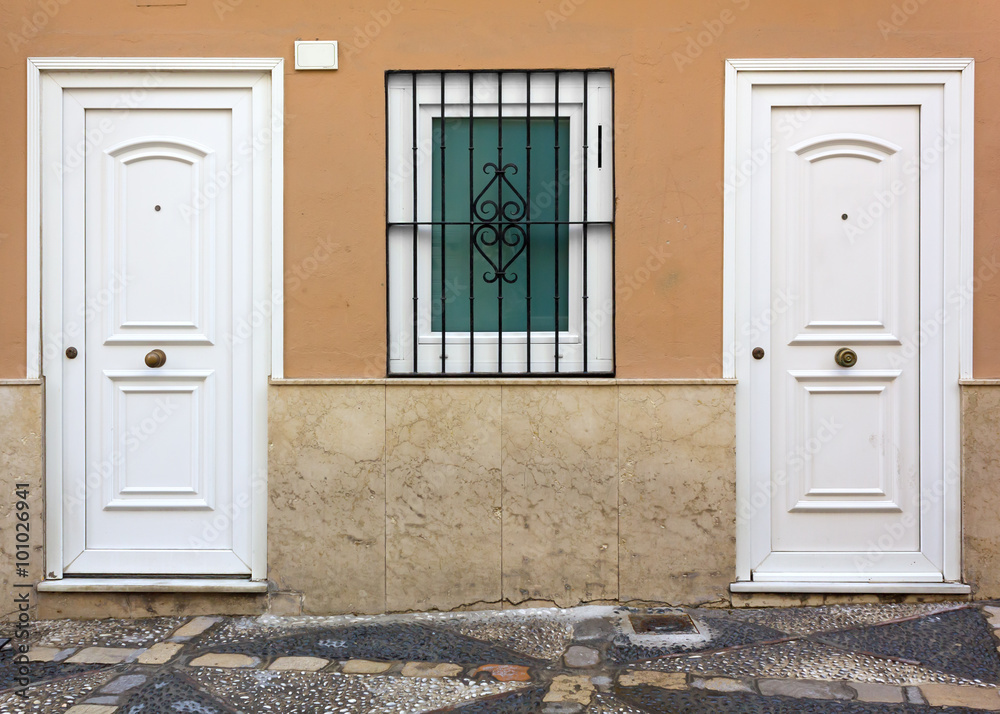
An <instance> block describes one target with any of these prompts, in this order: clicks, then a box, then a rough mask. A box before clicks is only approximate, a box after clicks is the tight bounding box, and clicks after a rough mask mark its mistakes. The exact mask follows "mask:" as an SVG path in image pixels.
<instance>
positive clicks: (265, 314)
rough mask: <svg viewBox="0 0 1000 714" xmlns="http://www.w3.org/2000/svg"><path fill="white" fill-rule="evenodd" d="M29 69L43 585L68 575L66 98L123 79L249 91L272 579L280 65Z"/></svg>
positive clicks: (253, 512) (263, 551) (262, 496)
mask: <svg viewBox="0 0 1000 714" xmlns="http://www.w3.org/2000/svg"><path fill="white" fill-rule="evenodd" d="M27 71H28V77H27V79H28V92H27V95H28V102H27V104H28V106H27V119H28V122H27V124H28V126H27V129H28V136H27V142H28V143H27V154H28V160H27V187H28V195H27V219H28V231H27V254H28V256H29V259H28V261H27V262H28V274H27V285H28V295H27V303H28V304H27V308H28V309H27V331H28V332H27V336H28V338H27V367H28V377H29V378H38V377H41V376H44V379H45V426H44V429H45V450H44V454H45V477H44V478H45V493H46V498H45V578H46V580H59V579H61V578H62V576H63V571H62V567H63V499H64V489H63V474H62V433H63V430H62V420H63V415H62V413H61V406H62V392H63V390H62V361H63V350H64V349H65V348H66V346H67V345H66V344H64V342H65V336H64V335H63V329H64V322H63V319H64V315H63V309H62V270H63V224H62V220H63V215H62V195H63V177H62V172H61V171H59V170H58V167H61V166H62V163H63V159H64V147H63V144H62V130H61V127H62V119H63V117H62V114H63V109H62V106H63V91H64V90H66V89H79V88H87V87H106V86H109V85H110V86H117V85H116V83H117V82H119V81H120V80H121V78H122V77H123V76H126V75H128V76H130V77H135V75H136V74H137V73H144V76H143V77H141V78H140V79H139V81H138V82H135V83H134V84H133V86H135V87H137V88H138V87H141V88H143V89H145V88H152V87H161V86H162V87H175V88H203V89H204V88H209V89H211V88H214V87H218V88H222V87H246V88H250V89H251V91H252V103H253V107H252V115H253V136H254V141H253V142H252V146H251V147H250V151H251V157H252V161H253V165H254V166H255V167H256V166H261V167H264V169H263V171H260V172H257V171H256V169H255V172H254V178H253V206H254V210H253V233H254V236H253V269H252V270H253V278H252V280H253V288H252V294H253V306H254V319H253V320H252V321H251V323H252V324H251V325H250V326H249V329H250V331H251V336H250V340H251V342H252V353H253V369H252V380H253V386H252V396H251V402H252V408H251V411H252V416H251V419H252V425H253V426H252V429H253V432H252V433H253V439H252V442H253V443H252V446H251V464H252V466H251V478H252V480H253V487H252V496H251V506H250V521H251V563H250V565H251V575H250V579H251V580H256V581H263V580H266V578H267V384H268V376H269V374H270V376H272V377H281V376H283V374H282V373H283V364H282V358H283V352H282V345H283V314H282V309H281V306H282V305H283V293H282V291H283V279H282V272H283V265H282V255H283V233H282V226H283V209H282V206H283V201H284V198H283V185H284V179H283V148H284V147H283V137H284V132H283V129H284V59H282V58H192V57H135V58H133V57H93V58H91V57H31V58H28V60H27ZM139 91H142V89H140V90H139ZM126 106H127V102H126ZM258 315H259V316H260V319H259V320H257V319H256V318H257V316H258ZM70 337H72V336H70ZM81 580H83V579H81ZM181 580H183V578H182V579H179V580H177V581H174V582H181Z"/></svg>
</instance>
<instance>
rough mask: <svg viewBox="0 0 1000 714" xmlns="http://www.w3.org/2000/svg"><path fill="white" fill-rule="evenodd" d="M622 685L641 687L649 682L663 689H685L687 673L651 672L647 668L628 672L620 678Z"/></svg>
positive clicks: (619, 681)
mask: <svg viewBox="0 0 1000 714" xmlns="http://www.w3.org/2000/svg"><path fill="white" fill-rule="evenodd" d="M618 684H619V685H621V686H622V687H639V686H642V685H644V684H648V685H650V686H653V687H660V688H661V689H684V688H685V687H686V686H687V675H686V674H684V673H683V672H649V671H645V670H640V671H635V672H626V673H625V674H623V675H622V676H620V677H619V678H618Z"/></svg>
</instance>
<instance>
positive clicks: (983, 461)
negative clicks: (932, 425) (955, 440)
mask: <svg viewBox="0 0 1000 714" xmlns="http://www.w3.org/2000/svg"><path fill="white" fill-rule="evenodd" d="M998 514H1000V386H975V387H963V388H962V531H963V538H962V545H963V550H962V562H963V572H964V576H965V581H966V582H967V583H969V584H970V585H971V586H972V594H973V596H974V597H976V598H977V599H987V598H997V597H1000V518H998Z"/></svg>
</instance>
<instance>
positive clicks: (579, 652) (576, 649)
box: [563, 645, 601, 668]
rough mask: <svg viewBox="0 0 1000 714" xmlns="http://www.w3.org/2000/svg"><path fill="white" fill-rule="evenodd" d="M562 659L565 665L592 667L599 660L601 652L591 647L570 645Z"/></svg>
mask: <svg viewBox="0 0 1000 714" xmlns="http://www.w3.org/2000/svg"><path fill="white" fill-rule="evenodd" d="M563 661H564V662H565V663H566V666H567V667H574V668H581V667H593V666H595V665H597V664H598V663H599V662H600V661H601V653H600V652H598V651H597V650H595V649H594V648H592V647H584V646H583V645H572V646H571V647H569V648H568V649H567V650H566V654H565V655H563Z"/></svg>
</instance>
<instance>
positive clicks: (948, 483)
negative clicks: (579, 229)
mask: <svg viewBox="0 0 1000 714" xmlns="http://www.w3.org/2000/svg"><path fill="white" fill-rule="evenodd" d="M816 72H823V73H825V74H824V76H823V80H822V81H823V82H825V83H828V84H829V83H833V84H840V83H848V82H854V83H873V82H886V81H892V82H897V83H930V84H935V85H938V86H941V87H942V90H943V91H945V92H948V91H955V90H954V89H952V87H954V86H955V83H954V82H953V81H949V79H948V78H949V76H950V77H951V79H952V80H953V79H954V78H955V76H956V75H955V74H954V73H959V74H958V75H957V76H958V77H959V78H960V82H959V83H958V90H957V91H958V92H959V93H960V96H959V97H958V98H957V105H958V108H959V110H960V131H961V137H960V142H959V147H958V148H957V149H956V150H954V152H953V154H954V155H955V159H956V160H957V162H958V164H959V166H958V168H957V174H958V176H959V186H958V187H957V188H956V187H954V186H953V187H950V188H951V190H952V191H956V190H957V195H958V196H959V197H960V198H959V200H958V204H959V205H958V207H957V211H958V216H957V217H956V223H957V224H958V225H957V227H958V230H957V231H954V232H952V233H951V235H955V234H956V233H957V234H958V236H959V241H958V252H959V255H958V265H957V266H955V269H952V270H948V271H947V274H946V278H945V285H944V295H945V296H948V295H952V294H953V292H954V291H957V290H960V289H961V288H962V287H963V286H965V285H970V284H971V281H972V279H973V276H974V268H975V266H974V263H973V248H974V239H973V207H974V194H973V178H974V173H973V159H974V141H973V139H974V137H973V129H974V62H973V60H972V59H969V58H879V59H865V58H862V59H824V58H819V59H732V60H727V61H726V65H725V75H726V88H725V146H724V175H723V181H724V186H725V187H727V189H728V190H726V191H724V197H723V236H724V237H723V256H724V262H725V265H724V268H723V281H724V285H723V311H724V312H723V335H722V349H723V353H722V356H723V377H725V378H731V377H735V378H736V379H737V380H738V381H739V382H740V383H739V384H738V385H737V398H736V404H737V413H736V444H737V450H736V502H737V514H738V518H737V524H736V541H737V549H736V572H737V577H738V578H740V580H741V581H747V583H749V581H750V577H751V567H752V563H751V549H750V544H751V538H752V537H753V535H754V533H753V531H752V528H751V523H750V519H749V518H741V517H739V514H741V513H749V512H750V510H751V509H750V495H751V494H750V489H751V478H750V471H751V464H750V453H749V449H748V448H747V447H748V445H749V443H750V427H751V421H752V420H751V418H750V417H751V415H750V414H749V413H748V409H745V408H743V407H744V406H745V405H746V404H747V403H748V398H747V397H748V394H747V391H746V390H748V389H749V388H750V386H749V380H748V369H747V366H748V363H749V361H750V356H749V354H748V350H749V349H750V347H752V345H741V344H739V343H738V340H737V334H736V326H737V325H739V324H740V320H739V317H740V315H741V314H742V313H743V312H744V311H746V310H747V307H746V305H747V301H748V300H749V278H748V276H747V274H748V272H749V271H748V270H746V269H745V268H744V269H743V270H742V271H741V270H740V269H739V267H740V265H743V264H744V263H746V258H747V256H746V255H744V254H743V253H742V252H741V241H743V238H742V231H741V227H740V221H741V220H746V218H745V214H744V211H745V209H746V206H747V205H748V202H749V190H740V189H739V188H737V187H736V186H737V183H738V182H737V177H738V176H739V174H738V171H739V169H740V167H739V165H738V164H739V160H740V150H741V147H740V146H738V140H739V137H741V136H750V133H749V132H750V97H751V92H752V90H753V87H754V85H755V84H764V83H774V84H811V83H815V82H816V81H817V75H816V74H814V73H816ZM888 73H895V74H892V75H889V74H888ZM945 102H946V112H947V111H948V109H947V107H948V105H949V97H948V96H947V95H946V99H945ZM744 184H745V185H748V184H749V181H745V182H744ZM741 217H742V218H741ZM972 302H973V301H972V300H964V301H963V302H962V304H961V306H960V308H958V309H957V310H956V311H955V312H957V315H955V314H952V316H951V317H952V319H954V318H955V317H957V323H958V324H957V326H956V325H954V323H952V325H951V328H952V329H954V334H955V336H956V337H957V340H955V341H956V342H957V343H958V345H957V348H952V349H950V350H949V354H948V356H947V358H946V361H945V365H946V374H947V377H946V380H947V383H946V384H945V385H943V387H944V390H945V393H946V394H945V401H944V410H945V414H946V416H945V424H944V428H945V431H946V434H945V462H946V463H948V462H949V461H948V460H949V459H950V460H951V461H954V460H955V459H957V458H959V457H960V423H961V412H960V402H959V390H958V383H959V379H963V380H968V379H971V378H972V346H973V335H972V327H973V322H972V317H973V306H972ZM945 307H946V308H947V307H948V306H947V305H945ZM748 314H749V313H748ZM727 360H730V361H729V362H728V363H727ZM952 378H954V382H952V381H951V380H952ZM943 518H944V523H943V527H944V531H945V532H944V543H943V545H944V552H943V575H944V578H945V580H947V581H957V580H958V579H960V578H961V481H960V479H958V478H948V477H945V492H944V495H943ZM778 585H779V584H776V583H766V584H759V583H758V584H756V587H758V588H761V591H767V592H780V590H777V589H776V588H777V586H778ZM796 585H798V584H796ZM820 585H821V584H820ZM951 585H952V584H950V583H945V584H943V585H935V586H934V587H949V586H951ZM740 587H754V584H752V583H751V584H749V585H747V584H743V583H741V585H740ZM801 587H807V588H810V589H807V590H799V591H798V592H818V591H824V590H823V589H822V588H819V589H817V588H818V585H817V584H816V583H808V584H801ZM832 587H833V586H832V585H831V588H832ZM837 587H845V585H844V584H839V585H838V586H837ZM851 587H864V584H860V585H859V584H851ZM873 587H874V586H873ZM877 587H882V588H887V589H884V590H881V591H880V590H867V591H866V590H834V589H826V590H825V591H826V592H837V591H842V592H911V590H907V589H905V588H906V587H908V586H907V584H906V583H894V584H891V585H890V586H885V585H879V586H877ZM921 587H926V586H921ZM954 587H959V586H957V585H955V586H954ZM962 587H964V586H962ZM745 591H747V592H750V591H751V590H745ZM734 592H735V591H734ZM787 592H792V590H788V591H787ZM912 592H917V591H912ZM919 592H931V591H928V590H920V591H919ZM948 592H954V591H952V590H948Z"/></svg>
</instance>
